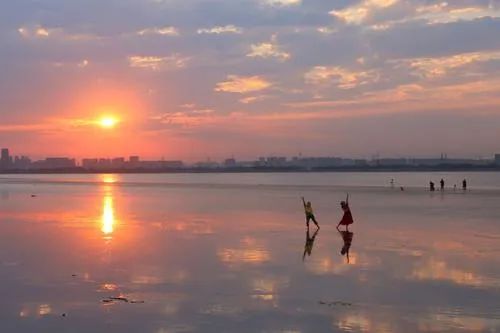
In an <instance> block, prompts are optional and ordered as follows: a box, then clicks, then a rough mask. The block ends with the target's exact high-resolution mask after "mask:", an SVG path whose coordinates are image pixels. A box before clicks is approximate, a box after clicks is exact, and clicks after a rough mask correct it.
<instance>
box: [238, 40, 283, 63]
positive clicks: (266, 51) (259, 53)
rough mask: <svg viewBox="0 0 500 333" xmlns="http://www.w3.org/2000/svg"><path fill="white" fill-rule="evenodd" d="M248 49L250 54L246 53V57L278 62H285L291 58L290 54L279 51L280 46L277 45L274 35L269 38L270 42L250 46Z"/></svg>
mask: <svg viewBox="0 0 500 333" xmlns="http://www.w3.org/2000/svg"><path fill="white" fill-rule="evenodd" d="M250 47H251V49H252V52H250V53H248V54H247V57H252V58H255V57H260V58H277V59H279V60H280V61H286V60H288V59H290V57H291V55H290V53H287V52H284V51H282V50H281V49H280V46H279V45H278V44H277V38H276V35H273V36H272V37H271V41H270V42H265V43H260V44H252V45H251V46H250Z"/></svg>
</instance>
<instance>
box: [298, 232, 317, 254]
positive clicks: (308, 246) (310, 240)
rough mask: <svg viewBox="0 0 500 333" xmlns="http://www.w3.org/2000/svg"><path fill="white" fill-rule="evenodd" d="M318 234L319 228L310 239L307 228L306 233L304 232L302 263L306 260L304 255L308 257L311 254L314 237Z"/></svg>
mask: <svg viewBox="0 0 500 333" xmlns="http://www.w3.org/2000/svg"><path fill="white" fill-rule="evenodd" d="M318 232H319V228H318V229H316V231H315V232H314V234H313V235H312V237H311V236H310V234H309V228H307V231H306V244H305V245H304V254H303V255H302V261H304V260H305V259H306V254H307V255H308V256H311V252H312V250H313V246H314V240H315V239H316V236H317V235H318Z"/></svg>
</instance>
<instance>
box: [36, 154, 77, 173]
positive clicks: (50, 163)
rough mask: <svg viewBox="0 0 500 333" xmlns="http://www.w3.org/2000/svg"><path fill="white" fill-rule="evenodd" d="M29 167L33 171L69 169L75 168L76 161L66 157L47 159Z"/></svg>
mask: <svg viewBox="0 0 500 333" xmlns="http://www.w3.org/2000/svg"><path fill="white" fill-rule="evenodd" d="M31 166H32V168H33V169H40V170H54V169H71V168H75V167H76V161H75V160H74V159H71V158H67V157H49V158H46V159H45V160H41V161H36V162H34V163H32V165H31Z"/></svg>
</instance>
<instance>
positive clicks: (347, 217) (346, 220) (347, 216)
mask: <svg viewBox="0 0 500 333" xmlns="http://www.w3.org/2000/svg"><path fill="white" fill-rule="evenodd" d="M340 207H342V210H343V211H344V216H342V220H340V222H339V224H337V230H339V226H341V225H345V230H346V231H349V224H353V223H354V220H353V219H352V214H351V209H350V208H349V193H348V194H347V198H346V200H345V201H342V202H341V203H340ZM339 231H340V230H339Z"/></svg>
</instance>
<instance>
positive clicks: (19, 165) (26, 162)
mask: <svg viewBox="0 0 500 333" xmlns="http://www.w3.org/2000/svg"><path fill="white" fill-rule="evenodd" d="M30 166H31V160H30V159H29V158H28V157H27V156H16V157H15V158H14V162H13V165H12V167H13V168H14V169H16V170H27V169H29V168H30Z"/></svg>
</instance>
